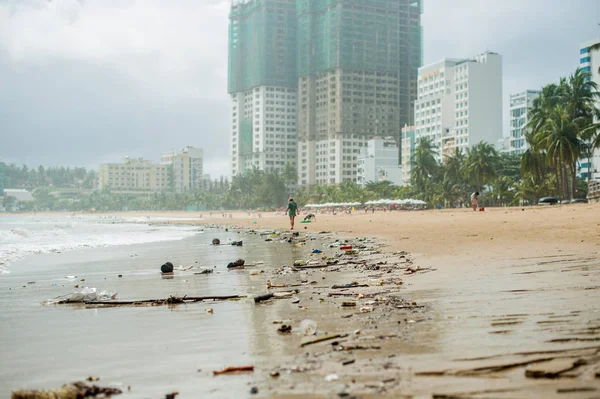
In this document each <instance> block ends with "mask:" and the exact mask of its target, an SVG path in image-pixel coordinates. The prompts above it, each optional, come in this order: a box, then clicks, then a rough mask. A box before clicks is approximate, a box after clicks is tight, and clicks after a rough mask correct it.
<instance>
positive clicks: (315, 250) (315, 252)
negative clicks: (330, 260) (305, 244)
mask: <svg viewBox="0 0 600 399" xmlns="http://www.w3.org/2000/svg"><path fill="white" fill-rule="evenodd" d="M312 253H313V254H320V253H323V251H321V250H320V249H313V250H312Z"/></svg>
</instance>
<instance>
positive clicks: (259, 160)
mask: <svg viewBox="0 0 600 399" xmlns="http://www.w3.org/2000/svg"><path fill="white" fill-rule="evenodd" d="M231 96H232V99H233V104H232V115H231V118H232V119H231V120H232V127H231V129H232V135H231V159H232V162H231V173H232V175H233V176H235V175H236V174H238V173H243V172H244V171H245V170H247V169H251V168H253V167H256V168H258V169H261V170H271V169H274V170H282V169H283V167H284V166H285V165H286V164H287V163H291V164H292V165H294V166H295V165H296V155H297V150H296V148H297V146H296V142H297V133H296V112H297V111H296V100H297V90H296V89H291V88H286V87H276V86H260V87H256V88H254V89H252V90H249V91H246V92H238V93H232V95H231Z"/></svg>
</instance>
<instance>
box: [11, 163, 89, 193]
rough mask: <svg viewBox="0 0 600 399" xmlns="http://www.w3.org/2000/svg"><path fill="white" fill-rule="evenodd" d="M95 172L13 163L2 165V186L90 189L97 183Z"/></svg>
mask: <svg viewBox="0 0 600 399" xmlns="http://www.w3.org/2000/svg"><path fill="white" fill-rule="evenodd" d="M97 182H98V180H97V174H96V171H95V170H93V169H86V168H77V167H75V168H70V167H64V166H57V167H49V168H45V167H43V166H42V165H40V166H38V167H37V168H29V167H28V166H27V165H22V166H17V165H15V164H14V163H13V164H8V165H4V187H5V188H25V189H34V188H37V187H43V186H54V187H57V188H81V189H91V188H95V187H96V185H97Z"/></svg>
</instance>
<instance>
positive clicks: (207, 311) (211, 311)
mask: <svg viewBox="0 0 600 399" xmlns="http://www.w3.org/2000/svg"><path fill="white" fill-rule="evenodd" d="M204 311H205V312H206V313H210V314H213V313H214V312H215V311H214V310H213V308H208V309H205V310H204Z"/></svg>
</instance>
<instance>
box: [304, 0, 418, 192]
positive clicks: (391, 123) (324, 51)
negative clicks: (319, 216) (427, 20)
mask: <svg viewBox="0 0 600 399" xmlns="http://www.w3.org/2000/svg"><path fill="white" fill-rule="evenodd" d="M296 13H297V36H298V39H297V61H298V68H297V69H298V70H297V73H298V81H297V88H298V175H299V184H300V185H304V186H308V185H314V184H337V183H341V182H343V181H356V180H357V176H358V175H357V163H358V156H359V154H360V151H361V149H362V148H363V147H364V146H365V145H366V142H367V140H369V139H370V138H372V137H374V136H393V137H398V135H399V132H400V128H401V127H402V126H404V125H405V124H407V123H411V119H412V115H413V111H412V109H413V108H412V107H413V101H414V99H415V98H416V77H417V69H418V67H419V66H420V65H421V59H422V47H421V38H422V33H421V13H422V8H421V1H420V0H378V1H371V0H338V1H323V0H298V1H297V2H296Z"/></svg>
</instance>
